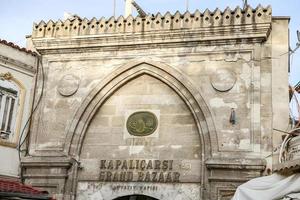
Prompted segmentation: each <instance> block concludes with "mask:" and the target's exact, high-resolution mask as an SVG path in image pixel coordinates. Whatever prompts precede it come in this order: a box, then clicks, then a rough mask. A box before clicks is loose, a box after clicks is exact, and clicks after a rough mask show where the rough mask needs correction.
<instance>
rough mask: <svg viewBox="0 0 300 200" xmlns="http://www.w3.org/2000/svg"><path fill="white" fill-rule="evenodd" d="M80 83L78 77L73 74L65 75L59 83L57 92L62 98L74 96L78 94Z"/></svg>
mask: <svg viewBox="0 0 300 200" xmlns="http://www.w3.org/2000/svg"><path fill="white" fill-rule="evenodd" d="M79 82H80V79H79V78H78V77H77V76H74V75H72V74H67V75H64V76H63V77H62V78H61V79H60V81H59V83H58V87H57V91H58V92H59V94H61V95H62V96H65V97H69V96H72V95H74V94H75V93H76V92H77V90H78V88H79Z"/></svg>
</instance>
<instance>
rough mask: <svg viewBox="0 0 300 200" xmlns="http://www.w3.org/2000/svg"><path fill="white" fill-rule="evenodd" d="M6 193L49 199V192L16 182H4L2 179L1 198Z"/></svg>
mask: <svg viewBox="0 0 300 200" xmlns="http://www.w3.org/2000/svg"><path fill="white" fill-rule="evenodd" d="M4 193H6V194H10V196H11V195H13V194H16V195H17V194H18V195H20V194H21V195H28V196H32V197H44V198H47V197H48V192H47V191H41V190H38V189H35V188H33V187H31V186H28V185H23V184H22V183H19V182H16V181H10V180H4V179H0V197H1V194H2V195H3V194H4ZM47 199H49V200H50V199H52V198H50V197H49V198H47ZM52 200H53V199H52Z"/></svg>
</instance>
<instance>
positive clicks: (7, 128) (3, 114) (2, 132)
mask: <svg viewBox="0 0 300 200" xmlns="http://www.w3.org/2000/svg"><path fill="white" fill-rule="evenodd" d="M19 93H20V92H19V88H18V86H17V85H15V84H14V83H13V82H11V81H9V80H5V79H0V138H1V139H4V140H10V138H11V137H12V135H13V134H14V131H15V123H16V114H17V109H18V99H19Z"/></svg>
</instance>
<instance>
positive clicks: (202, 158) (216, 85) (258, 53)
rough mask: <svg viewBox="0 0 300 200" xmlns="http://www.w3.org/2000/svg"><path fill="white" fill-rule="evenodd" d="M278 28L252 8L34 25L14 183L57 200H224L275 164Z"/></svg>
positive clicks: (282, 85)
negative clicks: (26, 134)
mask: <svg viewBox="0 0 300 200" xmlns="http://www.w3.org/2000/svg"><path fill="white" fill-rule="evenodd" d="M288 23H289V18H287V17H274V16H272V10H271V8H270V7H266V8H265V7H261V6H259V7H257V8H256V9H253V8H251V7H247V8H246V9H245V10H242V9H240V8H236V9H235V10H233V11H232V10H230V9H226V10H225V11H220V10H218V9H217V10H215V11H214V12H210V11H208V10H206V11H205V12H204V13H201V12H199V11H196V12H195V13H189V12H186V13H184V14H180V13H178V12H177V13H175V14H174V15H171V14H170V13H166V14H165V15H161V14H157V15H155V16H154V15H149V16H146V17H144V18H141V17H136V18H133V17H132V16H129V17H128V18H126V19H124V18H123V17H119V18H117V19H115V18H114V17H112V18H110V19H104V18H101V19H100V20H97V19H95V18H93V19H92V20H87V19H80V18H79V17H75V18H74V19H68V20H66V21H57V22H53V21H49V22H48V23H45V22H43V21H42V22H40V23H39V24H35V25H34V27H33V33H32V36H31V38H30V40H31V41H32V44H33V46H34V48H35V49H36V50H37V51H38V52H39V53H40V54H41V56H42V67H43V73H44V74H43V75H42V74H41V72H40V74H39V76H38V79H37V88H36V93H39V92H40V91H41V90H43V91H44V94H43V97H42V99H41V102H40V104H39V106H38V109H37V111H36V112H35V114H34V116H33V121H32V126H31V131H30V140H29V146H28V148H29V155H28V156H26V157H23V158H22V163H21V164H22V169H23V172H24V173H23V178H24V179H25V181H26V183H29V184H32V185H33V186H35V187H40V188H43V189H47V190H49V191H50V192H52V193H53V194H55V196H56V198H57V199H99V200H100V199H103V200H112V199H126V198H127V199H129V197H130V196H132V197H135V198H137V199H139V198H141V199H142V198H143V197H142V196H141V195H144V196H147V197H148V198H149V199H151V198H152V199H159V200H174V199H178V200H179V199H180V200H186V199H193V200H194V199H195V200H196V199H212V200H213V199H230V198H231V196H232V195H233V193H234V191H235V189H236V187H237V186H238V185H240V184H241V183H244V182H246V181H247V180H249V179H251V178H254V177H258V176H261V175H263V174H267V173H270V172H271V171H272V166H273V164H276V155H275V154H274V153H273V147H275V146H277V145H278V144H280V142H281V133H280V132H276V131H274V130H273V129H274V128H276V129H281V130H284V129H285V128H286V126H287V124H288V112H289V110H288V100H289V99H288V91H287V89H286V88H287V86H288V73H287V70H288V54H287V52H288V50H289V37H288ZM42 87H44V88H42ZM36 101H37V100H36ZM134 195H140V196H134Z"/></svg>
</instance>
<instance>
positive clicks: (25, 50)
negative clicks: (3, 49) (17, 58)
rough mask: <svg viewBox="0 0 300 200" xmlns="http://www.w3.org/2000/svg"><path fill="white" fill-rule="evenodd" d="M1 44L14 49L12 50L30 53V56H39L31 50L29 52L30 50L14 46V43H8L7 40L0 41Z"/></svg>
mask: <svg viewBox="0 0 300 200" xmlns="http://www.w3.org/2000/svg"><path fill="white" fill-rule="evenodd" d="M0 44H4V45H7V46H10V47H12V48H14V49H17V50H19V51H23V52H25V53H28V54H31V55H33V56H36V55H37V54H36V53H35V52H33V51H30V50H28V49H26V48H24V47H23V48H22V47H19V46H18V45H16V44H14V43H12V42H7V41H6V40H1V39H0Z"/></svg>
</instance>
